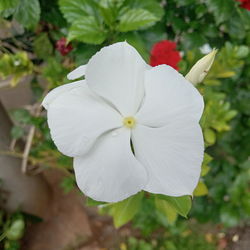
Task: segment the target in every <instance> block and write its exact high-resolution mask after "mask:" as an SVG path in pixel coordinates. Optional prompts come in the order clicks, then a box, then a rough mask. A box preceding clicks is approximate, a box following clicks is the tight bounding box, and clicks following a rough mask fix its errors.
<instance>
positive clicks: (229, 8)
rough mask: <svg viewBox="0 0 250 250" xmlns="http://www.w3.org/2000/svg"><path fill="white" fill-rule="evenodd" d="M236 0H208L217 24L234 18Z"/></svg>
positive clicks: (208, 5)
mask: <svg viewBox="0 0 250 250" xmlns="http://www.w3.org/2000/svg"><path fill="white" fill-rule="evenodd" d="M234 2H235V1H234V0H207V1H205V4H206V5H207V7H208V10H209V11H210V12H211V13H213V14H214V16H215V20H216V23H217V24H220V23H222V22H224V21H226V20H229V19H230V18H232V14H233V11H234V9H235V8H236V6H235V3H234Z"/></svg>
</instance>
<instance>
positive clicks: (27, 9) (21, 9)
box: [14, 0, 41, 29]
mask: <svg viewBox="0 0 250 250" xmlns="http://www.w3.org/2000/svg"><path fill="white" fill-rule="evenodd" d="M40 13H41V9H40V4H39V1H38V0H20V3H19V5H18V7H17V9H16V12H15V14H14V18H15V19H16V20H17V21H18V22H19V23H20V24H22V25H23V26H24V27H25V28H27V29H34V28H35V27H36V25H37V23H38V21H39V18H40Z"/></svg>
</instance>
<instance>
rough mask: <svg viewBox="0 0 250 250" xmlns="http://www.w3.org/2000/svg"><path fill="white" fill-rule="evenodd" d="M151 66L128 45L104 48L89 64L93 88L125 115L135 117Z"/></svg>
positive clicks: (87, 70)
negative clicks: (145, 74)
mask: <svg viewBox="0 0 250 250" xmlns="http://www.w3.org/2000/svg"><path fill="white" fill-rule="evenodd" d="M148 67H149V66H148V65H147V64H146V63H145V62H144V61H143V59H142V58H141V56H140V55H139V53H138V52H137V51H136V50H135V49H134V48H133V47H132V46H130V45H129V44H128V43H126V42H120V43H115V44H113V45H110V46H108V47H104V48H102V49H101V50H100V51H99V52H98V53H96V54H95V55H94V56H93V57H92V58H91V59H90V60H89V63H88V64H87V69H86V75H85V77H86V80H87V84H88V85H89V88H90V89H91V90H93V91H94V92H96V93H97V94H98V95H99V96H102V97H103V98H105V99H106V100H108V101H109V102H111V103H112V104H113V105H114V106H115V107H116V108H117V109H118V110H119V111H120V112H121V114H122V115H123V116H130V115H133V114H134V113H135V112H136V111H137V110H138V107H139V105H140V103H141V101H142V98H143V95H144V87H143V81H144V71H145V70H146V69H148Z"/></svg>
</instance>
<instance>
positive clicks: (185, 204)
mask: <svg viewBox="0 0 250 250" xmlns="http://www.w3.org/2000/svg"><path fill="white" fill-rule="evenodd" d="M158 197H159V198H160V199H163V200H166V201H167V202H168V203H169V204H171V206H172V207H174V208H175V209H176V212H177V213H178V214H180V215H181V216H183V217H185V218H187V214H188V212H189V210H190V209H191V206H192V201H191V197H190V196H189V195H185V196H180V197H171V196H166V195H161V194H160V195H158Z"/></svg>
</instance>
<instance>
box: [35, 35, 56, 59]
mask: <svg viewBox="0 0 250 250" xmlns="http://www.w3.org/2000/svg"><path fill="white" fill-rule="evenodd" d="M34 51H35V53H36V55H37V57H39V58H42V59H46V58H48V56H49V55H51V54H52V51H53V46H52V44H51V42H50V40H49V38H48V35H47V33H45V32H44V33H41V34H39V35H38V36H36V38H35V40H34Z"/></svg>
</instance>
